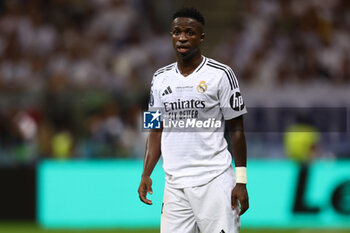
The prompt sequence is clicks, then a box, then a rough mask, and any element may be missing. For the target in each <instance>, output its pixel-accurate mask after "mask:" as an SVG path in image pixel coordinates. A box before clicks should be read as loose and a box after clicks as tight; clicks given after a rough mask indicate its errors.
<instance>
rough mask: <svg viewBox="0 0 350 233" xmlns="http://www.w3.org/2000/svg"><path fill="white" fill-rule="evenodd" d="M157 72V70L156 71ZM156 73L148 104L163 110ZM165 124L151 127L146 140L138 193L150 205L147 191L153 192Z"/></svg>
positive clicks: (150, 106) (149, 107) (152, 109)
mask: <svg viewBox="0 0 350 233" xmlns="http://www.w3.org/2000/svg"><path fill="white" fill-rule="evenodd" d="M156 73H157V72H156ZM156 73H155V75H154V76H153V80H152V84H151V93H150V99H149V104H148V109H149V110H150V111H157V110H161V107H162V102H161V98H160V91H159V89H160V88H159V87H158V83H159V82H158V81H157V78H156V76H157V75H156ZM162 131H163V124H162V123H161V128H160V129H151V131H150V132H149V134H148V138H147V142H146V153H145V158H144V165H143V172H142V178H141V182H140V185H139V189H138V193H139V197H140V200H141V201H142V202H144V203H146V204H148V205H152V201H151V200H149V199H147V193H149V194H152V192H153V191H152V179H151V174H152V172H153V169H154V167H155V166H156V164H157V162H158V160H159V158H160V155H161V147H160V145H161V138H162Z"/></svg>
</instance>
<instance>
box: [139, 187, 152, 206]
mask: <svg viewBox="0 0 350 233" xmlns="http://www.w3.org/2000/svg"><path fill="white" fill-rule="evenodd" d="M146 195H147V190H146V188H145V187H143V188H141V187H140V188H139V198H140V200H141V201H142V202H144V203H146V204H148V205H152V201H151V200H149V199H147V198H146Z"/></svg>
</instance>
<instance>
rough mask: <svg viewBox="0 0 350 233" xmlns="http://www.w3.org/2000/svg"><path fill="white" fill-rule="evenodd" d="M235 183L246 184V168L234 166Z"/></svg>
mask: <svg viewBox="0 0 350 233" xmlns="http://www.w3.org/2000/svg"><path fill="white" fill-rule="evenodd" d="M236 183H240V184H246V183H247V168H246V167H236Z"/></svg>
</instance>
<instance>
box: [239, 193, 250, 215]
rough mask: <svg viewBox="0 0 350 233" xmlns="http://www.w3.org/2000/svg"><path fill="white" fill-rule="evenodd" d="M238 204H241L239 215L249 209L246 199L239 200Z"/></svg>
mask: <svg viewBox="0 0 350 233" xmlns="http://www.w3.org/2000/svg"><path fill="white" fill-rule="evenodd" d="M239 202H240V204H241V211H240V212H239V215H242V214H244V213H245V212H246V211H247V210H248V208H249V201H248V197H243V198H241V199H240V200H239Z"/></svg>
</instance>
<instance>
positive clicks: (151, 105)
mask: <svg viewBox="0 0 350 233" xmlns="http://www.w3.org/2000/svg"><path fill="white" fill-rule="evenodd" d="M159 93H160V91H159V85H158V83H157V80H156V77H155V76H153V79H152V83H151V92H150V96H149V102H148V110H149V111H157V110H159V111H161V108H162V103H161V99H160V95H159Z"/></svg>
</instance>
